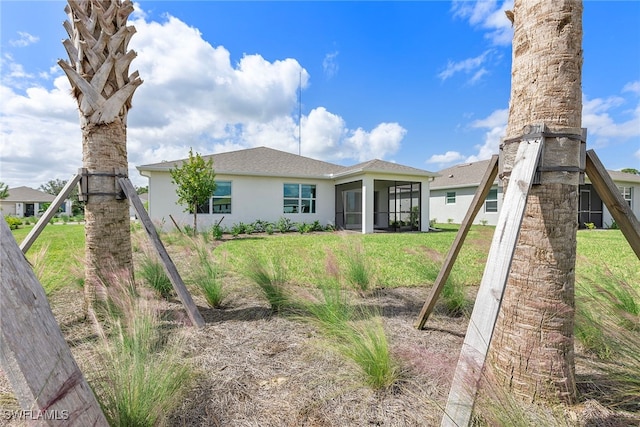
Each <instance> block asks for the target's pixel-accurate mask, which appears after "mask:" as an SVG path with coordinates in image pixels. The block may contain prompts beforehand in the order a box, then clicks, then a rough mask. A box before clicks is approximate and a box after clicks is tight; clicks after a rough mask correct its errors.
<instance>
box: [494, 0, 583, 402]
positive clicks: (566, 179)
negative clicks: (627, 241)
mask: <svg viewBox="0 0 640 427" xmlns="http://www.w3.org/2000/svg"><path fill="white" fill-rule="evenodd" d="M513 15H514V38H513V63H512V83H511V99H510V105H509V121H508V126H507V132H506V134H507V135H506V138H505V143H503V145H502V147H501V149H502V151H501V154H500V155H501V156H502V159H501V160H502V163H503V169H504V171H505V172H508V171H509V170H510V169H511V167H512V165H513V159H514V157H515V153H516V151H517V146H518V143H508V142H507V141H508V140H509V139H511V138H517V137H519V136H521V135H523V134H524V133H526V131H525V127H526V126H527V125H532V124H545V125H546V126H547V129H548V130H549V131H551V132H559V133H560V132H561V133H567V134H572V135H578V136H579V135H580V134H581V129H580V127H581V114H582V87H581V76H582V75H581V72H582V71H581V70H582V2H581V1H579V0H540V1H532V0H516V1H515V4H514V9H513ZM543 150H544V151H543V154H542V160H541V164H542V166H544V167H545V168H547V169H548V168H549V167H551V168H554V169H556V170H555V171H550V172H542V175H541V180H540V185H533V186H532V188H531V191H530V192H529V196H528V198H527V207H526V211H525V215H524V219H523V222H522V226H521V232H520V235H519V240H518V244H517V248H516V251H515V254H514V256H513V261H512V265H511V271H510V274H509V279H508V281H507V286H506V289H505V293H504V296H503V301H502V306H501V310H500V314H499V316H498V319H497V323H496V327H495V331H494V335H493V339H492V341H491V347H490V350H489V359H488V361H489V363H488V369H489V371H488V372H489V373H490V375H491V378H492V380H494V381H497V383H498V384H502V385H503V386H505V387H506V388H507V389H509V390H510V391H511V392H512V393H513V394H514V395H516V396H518V397H519V398H520V399H522V400H525V401H535V400H538V399H542V400H546V401H563V402H566V403H571V402H574V401H575V399H576V385H575V378H574V377H575V368H574V349H573V326H574V282H575V260H576V231H577V227H578V223H577V217H578V184H579V178H580V173H579V172H576V171H566V170H563V171H558V170H557V169H572V168H577V167H578V166H580V141H579V139H576V138H567V137H554V138H546V139H545V146H544V147H543ZM503 179H504V181H503V184H504V185H505V186H507V185H508V173H507V174H505V175H504V178H503ZM503 208H508V207H507V206H504V207H503Z"/></svg>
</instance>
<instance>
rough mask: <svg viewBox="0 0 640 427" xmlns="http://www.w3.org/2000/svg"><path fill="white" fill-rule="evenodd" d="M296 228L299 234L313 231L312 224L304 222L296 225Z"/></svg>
mask: <svg viewBox="0 0 640 427" xmlns="http://www.w3.org/2000/svg"><path fill="white" fill-rule="evenodd" d="M296 228H297V229H298V232H300V234H306V233H311V232H312V231H313V224H307V223H305V222H300V223H298V224H296Z"/></svg>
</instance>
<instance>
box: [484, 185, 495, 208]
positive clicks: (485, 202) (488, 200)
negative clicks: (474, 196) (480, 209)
mask: <svg viewBox="0 0 640 427" xmlns="http://www.w3.org/2000/svg"><path fill="white" fill-rule="evenodd" d="M494 191H495V198H491V199H490V198H489V197H490V196H491V193H493V192H494ZM489 202H491V203H492V204H493V203H495V210H488V209H487V205H488V203H489ZM484 213H498V189H497V188H492V189H490V190H489V193H488V194H487V198H486V199H484Z"/></svg>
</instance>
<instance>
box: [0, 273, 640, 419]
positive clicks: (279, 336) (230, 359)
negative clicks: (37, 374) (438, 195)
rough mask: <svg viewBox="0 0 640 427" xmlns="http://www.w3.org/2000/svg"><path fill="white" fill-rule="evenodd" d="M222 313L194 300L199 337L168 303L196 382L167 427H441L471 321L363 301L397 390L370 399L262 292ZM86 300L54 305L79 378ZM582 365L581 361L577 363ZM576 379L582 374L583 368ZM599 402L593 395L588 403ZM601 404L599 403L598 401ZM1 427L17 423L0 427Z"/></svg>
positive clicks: (410, 301)
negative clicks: (420, 326) (392, 362)
mask: <svg viewBox="0 0 640 427" xmlns="http://www.w3.org/2000/svg"><path fill="white" fill-rule="evenodd" d="M231 290H232V292H231V295H230V296H229V299H228V300H227V304H226V307H224V308H223V309H211V308H207V307H206V304H205V302H204V300H202V299H200V297H199V296H197V295H195V296H194V299H195V301H196V303H197V305H198V307H199V309H200V311H201V313H202V315H203V317H204V319H205V321H206V326H205V327H203V328H200V329H196V328H194V327H191V326H190V325H189V320H188V318H187V316H186V313H185V312H184V310H183V308H182V306H181V304H180V303H179V301H177V300H170V301H165V302H162V310H163V311H164V314H165V317H166V318H167V327H168V328H172V333H175V334H179V335H180V336H181V337H182V338H184V343H185V344H184V346H183V347H182V356H183V358H184V359H186V360H188V361H189V362H190V363H191V364H192V365H193V366H194V367H195V369H196V371H197V379H196V381H194V383H193V385H192V387H191V389H190V390H189V391H188V393H187V394H186V397H185V398H184V400H183V402H182V404H181V406H180V407H179V408H177V410H176V411H174V412H173V413H172V414H171V416H170V418H169V421H168V425H170V426H234V427H235V426H398V427H400V426H437V425H439V424H440V420H441V417H442V409H441V408H443V407H444V405H445V402H446V398H447V394H448V390H449V385H450V381H451V379H452V377H453V372H454V370H455V366H456V363H457V358H458V353H459V351H460V347H461V345H462V341H463V339H464V334H465V332H466V327H467V318H465V317H449V316H447V315H446V314H445V313H444V312H442V310H441V309H439V308H438V307H436V311H435V313H434V314H433V315H432V316H431V317H430V319H429V321H428V322H427V325H426V329H425V330H422V331H418V330H416V329H415V328H414V327H413V323H414V321H415V320H416V316H417V314H418V313H419V312H420V308H421V307H422V304H423V303H424V301H425V299H426V297H427V294H428V291H429V289H428V288H426V287H423V288H393V289H380V290H377V291H375V292H373V293H372V294H369V295H367V296H366V297H363V298H361V299H360V300H359V301H357V302H356V303H357V304H364V305H367V306H372V307H377V308H378V309H379V310H380V313H381V314H382V318H383V322H384V327H385V330H386V332H387V335H388V337H389V339H390V342H391V347H392V350H393V353H394V355H396V356H397V358H398V359H399V360H400V362H401V365H402V376H401V380H400V381H399V382H398V383H397V384H396V385H395V386H393V387H391V388H389V389H387V390H382V391H373V390H372V389H371V388H369V387H367V386H366V385H364V384H363V383H362V381H361V379H360V377H359V376H358V370H357V368H356V367H355V366H353V365H352V364H351V363H350V362H348V361H347V360H345V359H344V358H343V357H342V356H340V355H339V354H337V353H336V352H335V351H334V350H333V349H332V347H331V345H330V343H329V342H328V341H327V338H326V337H325V336H323V335H321V334H319V333H318V331H316V330H315V329H314V327H313V326H312V325H310V324H308V323H307V322H304V321H303V320H302V319H299V318H295V317H287V316H282V315H274V314H272V312H271V310H270V309H269V306H268V305H267V303H266V302H265V301H263V300H262V299H261V298H260V295H259V291H258V290H257V289H256V288H255V287H253V286H251V285H249V284H247V283H246V282H243V281H241V280H237V281H236V283H233V284H232V285H231ZM81 300H82V291H81V289H79V288H73V287H67V288H64V289H62V290H60V291H58V292H56V293H54V294H53V296H52V297H51V305H52V309H53V311H54V314H55V316H56V318H57V320H58V322H59V324H60V327H61V329H62V331H63V334H64V335H65V337H66V339H67V342H68V343H69V346H70V347H71V349H72V352H73V354H74V356H75V357H76V360H77V361H78V363H79V365H80V367H81V369H82V370H83V372H84V373H85V375H87V377H89V378H91V372H96V370H97V369H99V367H98V366H96V365H97V362H96V357H95V354H94V351H95V347H96V343H97V337H96V336H95V333H94V330H93V329H92V328H91V327H90V326H89V325H88V324H87V323H86V322H85V321H84V320H83V313H82V307H81V304H79V301H81ZM578 356H579V357H578V360H580V358H581V357H583V356H581V355H580V354H579V353H578ZM578 369H579V370H580V367H578ZM591 396H593V395H591ZM595 396H596V397H597V395H595ZM0 409H2V410H11V409H18V405H17V402H16V401H15V399H14V398H13V396H12V392H11V386H10V384H9V383H8V381H7V379H6V376H5V375H4V374H3V373H2V374H1V375H0ZM566 416H567V425H579V426H591V427H593V426H603V427H618V426H620V427H622V426H625V427H626V426H640V413H636V414H635V415H634V414H629V413H622V412H619V413H616V412H613V411H612V410H610V409H607V408H605V407H604V406H603V405H601V404H599V403H598V401H597V399H593V398H590V399H585V400H583V402H582V403H581V404H580V405H577V406H575V407H573V408H570V409H569V410H567V411H566ZM2 423H4V424H2ZM0 425H7V426H20V425H26V424H24V423H20V422H16V421H13V422H9V421H7V420H0Z"/></svg>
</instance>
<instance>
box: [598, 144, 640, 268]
mask: <svg viewBox="0 0 640 427" xmlns="http://www.w3.org/2000/svg"><path fill="white" fill-rule="evenodd" d="M586 172H587V176H588V177H589V180H591V183H592V184H593V187H594V188H595V189H596V192H597V193H598V196H600V198H601V199H602V201H603V202H604V204H605V205H606V206H607V209H609V212H611V216H612V217H613V219H614V220H615V221H616V223H617V224H618V227H620V230H621V231H622V234H624V237H626V238H627V241H628V242H629V244H630V245H631V248H632V249H633V251H634V252H635V253H636V256H637V257H638V258H639V259H640V222H638V218H636V217H635V215H634V214H633V211H632V210H631V208H630V207H629V205H628V204H627V202H625V201H624V199H623V198H622V195H621V194H620V191H619V190H618V187H616V185H615V184H614V182H613V180H612V179H611V177H610V176H609V173H608V172H607V170H606V169H605V168H604V166H603V165H602V163H601V162H600V159H599V158H598V156H597V155H596V152H595V151H593V150H589V151H587V163H586Z"/></svg>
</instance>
